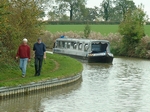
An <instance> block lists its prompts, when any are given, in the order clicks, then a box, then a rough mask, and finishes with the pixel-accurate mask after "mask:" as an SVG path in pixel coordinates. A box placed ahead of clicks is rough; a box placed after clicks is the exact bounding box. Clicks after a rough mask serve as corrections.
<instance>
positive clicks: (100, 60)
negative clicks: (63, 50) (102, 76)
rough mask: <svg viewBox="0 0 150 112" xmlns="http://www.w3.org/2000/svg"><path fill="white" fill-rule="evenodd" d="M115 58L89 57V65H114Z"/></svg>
mask: <svg viewBox="0 0 150 112" xmlns="http://www.w3.org/2000/svg"><path fill="white" fill-rule="evenodd" d="M112 61H113V57H112V56H89V57H88V62H89V63H112Z"/></svg>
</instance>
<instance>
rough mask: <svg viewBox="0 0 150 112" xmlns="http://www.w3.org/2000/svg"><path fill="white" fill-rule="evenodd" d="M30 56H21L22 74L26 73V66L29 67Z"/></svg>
mask: <svg viewBox="0 0 150 112" xmlns="http://www.w3.org/2000/svg"><path fill="white" fill-rule="evenodd" d="M27 63H28V58H20V65H19V67H20V69H21V71H22V75H26V68H27Z"/></svg>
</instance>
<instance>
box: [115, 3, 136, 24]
mask: <svg viewBox="0 0 150 112" xmlns="http://www.w3.org/2000/svg"><path fill="white" fill-rule="evenodd" d="M113 3H114V5H115V7H114V9H115V10H114V11H115V13H118V14H119V15H118V16H119V18H120V20H121V21H122V20H123V19H124V18H123V17H125V16H124V15H125V14H126V12H127V11H128V10H134V9H136V6H135V3H134V2H133V1H132V0H114V1H113Z"/></svg>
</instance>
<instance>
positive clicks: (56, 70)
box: [0, 54, 83, 87]
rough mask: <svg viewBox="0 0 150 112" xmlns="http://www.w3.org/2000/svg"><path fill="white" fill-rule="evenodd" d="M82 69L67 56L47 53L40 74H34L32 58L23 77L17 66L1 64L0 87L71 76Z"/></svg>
mask: <svg viewBox="0 0 150 112" xmlns="http://www.w3.org/2000/svg"><path fill="white" fill-rule="evenodd" d="M82 70H83V67H82V64H81V63H80V62H79V61H77V60H75V59H73V58H70V57H68V56H63V55H58V54H47V59H46V60H45V61H43V67H42V72H41V76H38V77H35V76H34V60H33V59H32V60H31V62H29V63H28V66H27V74H26V77H25V78H22V77H21V71H20V69H19V67H16V66H14V67H12V66H11V67H9V68H8V66H7V67H6V66H1V73H0V75H1V77H0V87H12V86H18V85H24V84H28V83H31V82H38V81H45V80H48V79H54V78H65V77H68V76H73V75H75V74H76V73H79V72H81V71H82Z"/></svg>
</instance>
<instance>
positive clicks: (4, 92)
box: [0, 73, 82, 99]
mask: <svg viewBox="0 0 150 112" xmlns="http://www.w3.org/2000/svg"><path fill="white" fill-rule="evenodd" d="M81 77H82V73H78V74H76V75H74V76H71V77H68V78H63V79H57V78H56V79H52V80H46V81H41V82H37V83H35V82H31V83H30V84H27V85H19V86H16V87H1V88H0V99H6V98H11V97H16V96H23V95H29V94H32V93H36V92H37V91H41V90H49V89H53V88H56V87H60V86H64V85H67V84H71V83H75V82H76V81H78V80H79V79H81Z"/></svg>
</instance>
